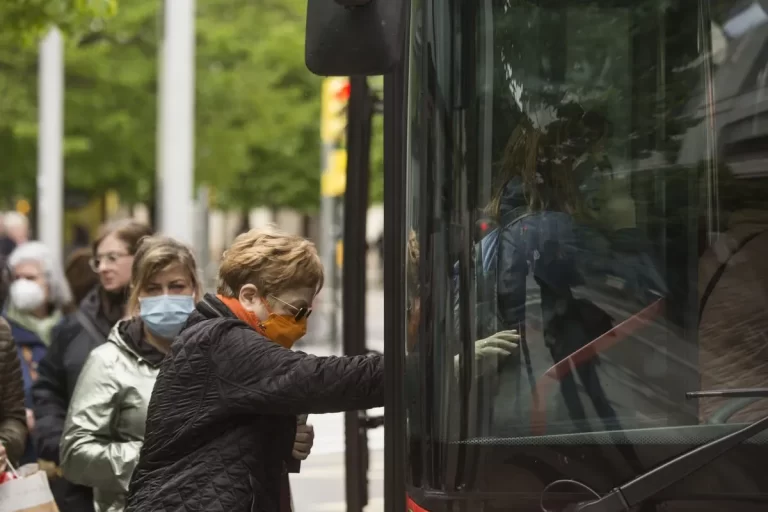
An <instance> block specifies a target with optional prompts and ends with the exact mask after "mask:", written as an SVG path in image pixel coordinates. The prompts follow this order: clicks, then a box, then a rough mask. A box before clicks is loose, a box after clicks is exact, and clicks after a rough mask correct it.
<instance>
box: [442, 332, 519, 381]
mask: <svg viewBox="0 0 768 512" xmlns="http://www.w3.org/2000/svg"><path fill="white" fill-rule="evenodd" d="M519 341H520V335H519V334H518V333H517V331H499V332H497V333H496V334H494V335H492V336H489V337H487V338H484V339H482V340H477V341H476V342H475V368H476V369H477V374H478V375H482V374H484V373H492V372H494V371H496V369H497V368H498V366H499V362H501V361H502V360H503V359H506V358H507V357H510V356H513V355H517V353H518V351H519V348H520V345H519V344H518V342H519ZM453 365H454V371H455V372H456V375H458V373H459V367H460V356H459V355H456V356H455V357H454V358H453Z"/></svg>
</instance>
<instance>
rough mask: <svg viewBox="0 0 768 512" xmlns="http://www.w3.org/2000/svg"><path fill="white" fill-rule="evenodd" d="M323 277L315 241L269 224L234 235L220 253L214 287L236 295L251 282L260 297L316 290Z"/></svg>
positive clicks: (219, 290) (218, 291) (224, 292)
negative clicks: (235, 236) (217, 277)
mask: <svg viewBox="0 0 768 512" xmlns="http://www.w3.org/2000/svg"><path fill="white" fill-rule="evenodd" d="M324 279H325V277H324V272H323V264H322V263H321V262H320V257H319V256H318V254H317V248H316V247H315V244H313V243H312V242H310V241H309V240H307V239H306V238H303V237H300V236H297V235H291V234H288V233H284V232H282V231H280V230H278V229H277V228H275V227H274V226H271V225H270V226H267V227H265V228H259V229H252V230H250V231H248V232H247V233H243V234H242V235H240V236H238V237H237V238H235V241H234V242H233V243H232V246H231V247H230V248H229V249H228V250H227V251H226V252H225V253H224V255H223V256H222V259H221V265H220V266H219V282H218V286H217V290H216V291H217V293H219V294H220V295H223V296H225V297H237V296H238V294H239V293H240V289H241V288H242V287H243V286H245V285H246V284H253V285H254V286H256V288H258V290H259V295H260V296H262V297H266V296H267V295H280V294H281V293H283V292H285V291H288V290H295V289H299V288H308V289H313V290H315V293H317V292H319V291H320V290H321V289H322V287H323V281H324Z"/></svg>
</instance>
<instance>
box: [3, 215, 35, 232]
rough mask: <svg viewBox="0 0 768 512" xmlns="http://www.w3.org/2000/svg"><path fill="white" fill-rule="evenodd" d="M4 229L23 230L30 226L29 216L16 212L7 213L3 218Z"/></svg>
mask: <svg viewBox="0 0 768 512" xmlns="http://www.w3.org/2000/svg"><path fill="white" fill-rule="evenodd" d="M2 220H3V227H5V229H12V228H21V227H25V228H26V227H28V226H29V219H27V216H26V215H24V214H22V213H19V212H14V211H9V212H5V213H4V214H3V216H2Z"/></svg>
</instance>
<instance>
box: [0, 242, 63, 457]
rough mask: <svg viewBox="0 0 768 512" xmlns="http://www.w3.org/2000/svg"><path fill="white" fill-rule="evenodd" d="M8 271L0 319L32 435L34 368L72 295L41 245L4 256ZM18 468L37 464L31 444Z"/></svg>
mask: <svg viewBox="0 0 768 512" xmlns="http://www.w3.org/2000/svg"><path fill="white" fill-rule="evenodd" d="M8 268H9V270H10V272H11V279H12V282H11V286H10V300H9V301H8V304H7V307H6V308H5V311H3V317H4V318H5V320H6V321H7V322H8V324H9V325H10V327H11V336H12V337H13V340H14V342H15V343H16V347H17V351H18V356H19V360H20V362H21V373H22V377H23V379H24V402H25V407H26V416H27V428H28V429H29V432H30V435H31V437H32V438H34V435H35V433H36V432H35V420H34V414H33V399H32V386H33V384H34V383H35V381H36V380H37V377H38V366H39V364H40V361H41V360H42V359H43V357H44V356H45V354H46V352H47V350H48V346H50V343H51V336H52V331H53V328H54V326H55V325H56V324H57V323H58V322H59V321H60V320H61V317H62V311H63V309H64V308H65V307H66V305H67V304H69V303H70V302H71V298H72V295H71V293H70V291H69V286H68V285H67V282H66V280H65V279H64V273H63V272H62V270H61V268H60V267H59V265H58V264H57V263H56V261H55V259H54V256H53V253H52V251H51V250H50V249H49V248H48V247H47V246H46V245H45V244H43V243H42V242H37V241H33V242H26V243H23V244H21V245H19V246H18V247H16V249H15V250H14V251H13V252H12V253H11V255H10V256H9V257H8ZM19 462H20V463H21V464H22V465H23V464H29V463H35V462H37V453H36V451H35V447H34V445H33V443H32V442H31V440H30V441H28V442H27V447H26V449H25V452H24V455H23V456H22V458H21V460H20V461H19Z"/></svg>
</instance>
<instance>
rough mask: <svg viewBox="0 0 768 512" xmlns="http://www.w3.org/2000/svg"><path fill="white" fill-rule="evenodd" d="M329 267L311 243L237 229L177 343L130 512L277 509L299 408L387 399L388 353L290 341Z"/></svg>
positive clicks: (334, 408)
mask: <svg viewBox="0 0 768 512" xmlns="http://www.w3.org/2000/svg"><path fill="white" fill-rule="evenodd" d="M322 284H323V269H322V265H321V263H320V260H319V258H318V255H317V251H316V250H315V247H314V245H313V244H312V243H310V242H308V241H306V240H304V239H303V238H300V237H296V236H291V235H286V234H282V233H279V232H276V231H272V230H253V231H251V232H249V233H245V234H243V235H240V236H239V237H238V238H237V239H236V240H235V242H234V244H233V246H232V247H231V248H230V249H229V250H228V251H227V252H226V253H225V254H224V256H223V260H222V263H221V267H220V270H219V286H218V295H216V296H213V295H206V296H205V297H204V299H203V300H202V301H201V302H200V303H199V304H198V306H197V310H196V311H195V312H193V313H192V315H191V317H190V319H189V321H188V322H187V325H186V326H185V328H184V330H183V331H182V332H181V334H180V335H179V337H178V338H177V339H176V341H175V342H174V343H173V346H172V347H171V353H170V354H169V356H168V357H167V358H166V359H165V361H164V362H163V365H162V366H161V368H160V374H159V376H158V378H157V381H156V384H155V388H154V391H153V394H152V399H151V401H150V404H149V411H148V413H147V426H146V435H145V439H144V446H143V447H142V450H141V454H140V456H139V464H138V467H137V468H136V470H135V472H134V474H133V479H132V481H131V485H130V489H129V496H128V501H127V507H126V511H127V512H160V511H171V510H173V511H176V512H178V511H184V510H227V511H229V512H239V511H250V510H261V511H278V510H280V509H281V508H283V509H284V508H285V505H284V504H282V506H281V501H282V500H281V493H280V490H281V487H282V486H283V485H284V482H285V480H286V479H287V477H286V474H287V465H288V464H289V462H290V461H291V459H292V455H291V451H292V447H293V445H294V441H295V433H296V428H297V420H296V418H297V416H299V415H303V414H307V413H329V412H339V411H346V410H356V409H367V408H371V407H378V406H381V405H383V402H384V393H383V383H384V361H383V359H382V357H380V356H358V357H315V356H312V355H308V354H304V353H302V352H295V351H293V350H290V347H291V346H292V345H293V343H295V342H296V340H298V339H299V338H301V337H302V336H303V335H304V333H305V332H306V326H307V317H308V316H309V315H310V313H311V311H312V309H311V305H312V301H313V299H314V297H315V295H316V294H317V292H318V291H319V290H320V288H321V287H322Z"/></svg>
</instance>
